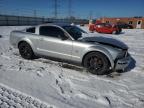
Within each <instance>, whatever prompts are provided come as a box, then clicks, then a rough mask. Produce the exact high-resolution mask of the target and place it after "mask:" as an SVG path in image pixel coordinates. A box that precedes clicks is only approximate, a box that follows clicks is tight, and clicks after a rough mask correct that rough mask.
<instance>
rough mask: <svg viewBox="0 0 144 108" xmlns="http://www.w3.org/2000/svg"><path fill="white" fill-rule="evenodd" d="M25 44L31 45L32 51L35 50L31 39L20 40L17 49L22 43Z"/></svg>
mask: <svg viewBox="0 0 144 108" xmlns="http://www.w3.org/2000/svg"><path fill="white" fill-rule="evenodd" d="M23 42H25V43H27V44H29V45H30V46H31V48H32V50H34V47H33V44H32V42H31V41H30V40H29V39H22V40H20V41H19V42H18V44H17V47H18V48H19V45H20V44H21V43H23Z"/></svg>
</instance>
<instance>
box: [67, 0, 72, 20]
mask: <svg viewBox="0 0 144 108" xmlns="http://www.w3.org/2000/svg"><path fill="white" fill-rule="evenodd" d="M68 16H69V18H71V17H72V1H71V0H69V1H68Z"/></svg>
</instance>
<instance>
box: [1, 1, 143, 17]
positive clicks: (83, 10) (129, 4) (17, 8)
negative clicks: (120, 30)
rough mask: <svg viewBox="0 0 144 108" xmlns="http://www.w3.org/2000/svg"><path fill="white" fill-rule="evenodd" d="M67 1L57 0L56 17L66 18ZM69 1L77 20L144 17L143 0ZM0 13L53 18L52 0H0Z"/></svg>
mask: <svg viewBox="0 0 144 108" xmlns="http://www.w3.org/2000/svg"><path fill="white" fill-rule="evenodd" d="M68 1H69V0H58V17H66V16H68ZM71 1H72V2H71V7H72V8H71V10H72V15H73V16H76V17H79V18H88V17H89V16H90V15H92V17H93V18H99V17H103V16H107V17H131V16H144V0H71ZM34 10H36V11H35V12H34ZM0 13H2V14H5V13H6V14H16V15H34V13H35V14H36V15H37V16H45V17H53V16H54V14H53V13H54V0H0Z"/></svg>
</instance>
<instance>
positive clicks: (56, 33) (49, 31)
mask: <svg viewBox="0 0 144 108" xmlns="http://www.w3.org/2000/svg"><path fill="white" fill-rule="evenodd" d="M39 31H40V32H39V34H40V35H43V36H49V37H55V38H60V36H65V35H64V32H63V31H62V30H61V29H60V28H57V27H54V26H41V27H40V30H39Z"/></svg>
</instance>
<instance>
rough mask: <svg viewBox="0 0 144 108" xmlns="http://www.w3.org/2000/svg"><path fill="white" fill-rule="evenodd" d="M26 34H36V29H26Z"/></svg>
mask: <svg viewBox="0 0 144 108" xmlns="http://www.w3.org/2000/svg"><path fill="white" fill-rule="evenodd" d="M26 32H29V33H35V27H32V28H28V29H26Z"/></svg>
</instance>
